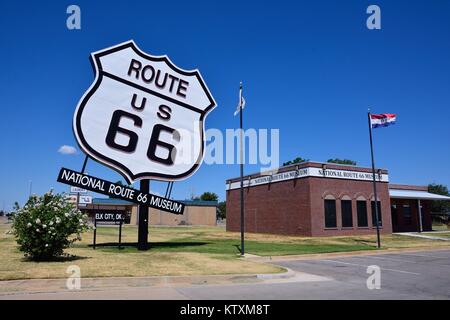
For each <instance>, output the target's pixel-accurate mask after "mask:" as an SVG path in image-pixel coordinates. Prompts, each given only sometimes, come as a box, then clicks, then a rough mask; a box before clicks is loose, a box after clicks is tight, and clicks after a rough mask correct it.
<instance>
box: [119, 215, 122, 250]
mask: <svg viewBox="0 0 450 320" xmlns="http://www.w3.org/2000/svg"><path fill="white" fill-rule="evenodd" d="M121 248H122V220H120V225H119V249H121Z"/></svg>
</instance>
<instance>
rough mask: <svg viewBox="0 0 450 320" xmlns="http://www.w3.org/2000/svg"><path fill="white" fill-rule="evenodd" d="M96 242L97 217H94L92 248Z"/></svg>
mask: <svg viewBox="0 0 450 320" xmlns="http://www.w3.org/2000/svg"><path fill="white" fill-rule="evenodd" d="M96 243H97V219H95V218H94V250H95V244H96Z"/></svg>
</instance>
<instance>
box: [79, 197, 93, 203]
mask: <svg viewBox="0 0 450 320" xmlns="http://www.w3.org/2000/svg"><path fill="white" fill-rule="evenodd" d="M78 203H79V204H91V203H92V197H91V196H80V200H79V201H78Z"/></svg>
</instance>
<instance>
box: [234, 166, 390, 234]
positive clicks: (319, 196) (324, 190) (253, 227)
mask: <svg viewBox="0 0 450 320" xmlns="http://www.w3.org/2000/svg"><path fill="white" fill-rule="evenodd" d="M352 169H353V170H354V168H352ZM372 186H373V185H372V183H371V182H370V181H358V180H343V179H332V178H318V177H308V178H300V179H296V180H288V181H281V182H276V183H271V184H265V185H259V186H253V187H250V188H245V189H244V199H245V230H246V231H247V232H258V233H272V234H286V235H301V236H337V235H364V234H374V233H375V232H376V229H375V226H372V218H371V203H370V199H373V187H372ZM377 193H378V199H380V201H381V212H382V222H383V226H382V229H381V232H382V233H391V232H392V225H391V211H390V199H389V191H388V184H387V183H377ZM327 195H328V197H333V198H335V199H336V216H337V228H333V229H326V228H325V221H324V220H325V218H324V217H325V215H324V199H325V197H326V196H327ZM226 196H227V230H228V231H239V230H240V189H233V190H228V191H227V192H226ZM342 197H346V198H347V197H348V198H349V199H350V200H352V215H353V227H352V228H343V227H342V217H341V205H340V199H341V198H342ZM358 198H359V199H364V200H365V201H366V202H367V214H368V224H369V226H368V227H367V228H358V227H357V211H356V200H357V199H358Z"/></svg>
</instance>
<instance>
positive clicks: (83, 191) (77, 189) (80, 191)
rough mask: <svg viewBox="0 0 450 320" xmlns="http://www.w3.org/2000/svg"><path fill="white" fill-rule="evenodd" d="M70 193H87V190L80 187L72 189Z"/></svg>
mask: <svg viewBox="0 0 450 320" xmlns="http://www.w3.org/2000/svg"><path fill="white" fill-rule="evenodd" d="M70 193H87V190H86V189H83V188H79V187H70Z"/></svg>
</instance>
